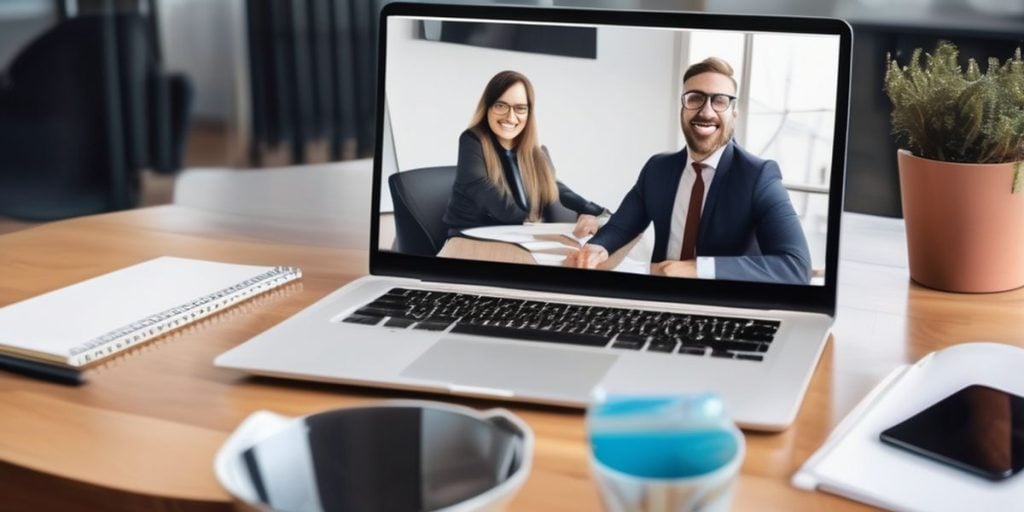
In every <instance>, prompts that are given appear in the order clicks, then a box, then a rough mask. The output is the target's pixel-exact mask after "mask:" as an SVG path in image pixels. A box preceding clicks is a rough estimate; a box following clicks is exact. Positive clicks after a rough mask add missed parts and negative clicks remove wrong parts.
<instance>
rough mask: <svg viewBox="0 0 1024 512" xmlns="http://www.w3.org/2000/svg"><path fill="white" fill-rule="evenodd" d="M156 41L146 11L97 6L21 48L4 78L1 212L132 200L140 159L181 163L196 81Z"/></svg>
mask: <svg viewBox="0 0 1024 512" xmlns="http://www.w3.org/2000/svg"><path fill="white" fill-rule="evenodd" d="M151 45H152V41H151V39H150V34H149V32H148V29H147V25H146V23H145V20H144V19H143V18H142V17H141V16H139V15H137V14H118V15H88V16H80V17H76V18H72V19H69V20H67V21H64V22H61V23H60V24H58V25H57V26H55V27H53V28H52V29H50V30H49V31H47V32H45V33H44V34H43V35H41V36H40V37H39V38H37V39H35V40H34V41H33V42H32V43H30V44H29V45H28V46H27V47H25V48H24V49H23V50H22V51H21V52H20V53H19V55H18V56H17V57H16V58H15V59H14V61H13V62H12V63H11V65H10V67H9V68H8V69H7V70H6V72H5V73H3V74H2V79H0V215H7V216H11V217H18V218H24V219H31V220H51V219H59V218H65V217H72V216H77V215H85V214H92V213H99V212H106V211H112V210H118V209H124V208H130V207H132V206H135V205H136V204H137V203H138V198H139V171H140V170H141V169H143V168H152V169H155V170H158V171H162V172H171V171H174V170H176V169H178V168H179V167H180V166H181V154H182V153H183V149H184V139H185V133H186V130H187V124H188V122H187V119H188V110H189V105H190V103H191V88H190V86H189V83H188V81H187V79H185V78H184V77H181V76H173V75H168V74H165V73H163V72H162V70H161V69H160V68H159V65H158V64H157V63H156V61H155V59H154V55H153V52H152V49H153V47H152V46H151Z"/></svg>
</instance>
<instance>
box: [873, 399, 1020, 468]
mask: <svg viewBox="0 0 1024 512" xmlns="http://www.w3.org/2000/svg"><path fill="white" fill-rule="evenodd" d="M880 437H881V440H882V442H885V443H888V444H891V445H894V446H898V447H900V448H903V449H905V450H909V451H911V452H913V453H916V454H918V455H921V456H924V457H927V458H929V459H932V460H935V461H938V462H942V463H944V464H948V465H950V466H953V467H955V468H959V469H962V470H965V471H968V472H970V473H973V474H975V475H979V476H982V477H985V478H988V479H989V480H1003V479H1006V478H1009V477H1011V476H1013V475H1014V474H1016V473H1018V472H1020V470H1021V468H1024V398H1021V397H1019V396H1017V395H1014V394H1011V393H1007V392H1006V391H1001V390H998V389H995V388H990V387H988V386H982V385H977V384H975V385H971V386H967V387H965V388H963V389H961V390H960V391H957V392H956V393H953V394H952V395H949V396H947V397H946V398H943V399H942V400H939V401H938V402H936V403H934V404H932V405H930V406H929V407H928V408H927V409H925V410H923V411H921V412H919V413H917V414H915V415H913V416H911V417H910V418H908V419H906V420H904V421H902V422H900V423H898V424H896V425H894V426H892V427H890V428H888V429H886V430H884V431H883V432H882V434H881V436H880Z"/></svg>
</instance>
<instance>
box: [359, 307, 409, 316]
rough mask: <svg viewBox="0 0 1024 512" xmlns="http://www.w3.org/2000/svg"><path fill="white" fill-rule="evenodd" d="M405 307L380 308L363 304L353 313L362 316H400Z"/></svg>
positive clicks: (403, 312)
mask: <svg viewBox="0 0 1024 512" xmlns="http://www.w3.org/2000/svg"><path fill="white" fill-rule="evenodd" d="M405 311H406V309H405V308H381V307H375V306H369V305H368V306H363V307H361V308H359V309H357V310H356V312H355V314H357V315H363V316H402V315H404V314H405Z"/></svg>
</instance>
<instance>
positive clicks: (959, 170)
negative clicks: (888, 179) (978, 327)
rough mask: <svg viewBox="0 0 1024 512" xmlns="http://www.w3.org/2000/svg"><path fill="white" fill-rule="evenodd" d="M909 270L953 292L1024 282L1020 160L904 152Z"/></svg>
mask: <svg viewBox="0 0 1024 512" xmlns="http://www.w3.org/2000/svg"><path fill="white" fill-rule="evenodd" d="M897 160H898V162H899V169H900V188H901V189H902V192H901V195H902V198H903V217H904V219H905V220H906V225H907V253H908V258H909V260H910V261H909V264H910V277H911V279H913V280H914V281H917V282H918V283H920V284H922V285H924V286H927V287H929V288H936V289H939V290H946V291H951V292H974V293H983V292H999V291H1004V290H1010V289H1013V288H1020V287H1021V286H1024V192H1021V193H1017V194H1013V193H1011V187H1012V185H1013V172H1014V164H1013V163H1006V164H960V163H951V162H941V161H938V160H929V159H926V158H920V157H916V156H914V155H913V154H911V153H910V152H909V151H906V150H902V149H901V150H899V151H898V152H897Z"/></svg>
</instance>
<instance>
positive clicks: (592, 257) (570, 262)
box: [562, 244, 608, 268]
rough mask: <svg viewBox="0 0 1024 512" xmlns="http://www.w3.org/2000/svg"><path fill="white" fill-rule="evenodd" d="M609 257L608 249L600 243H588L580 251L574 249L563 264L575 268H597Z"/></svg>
mask: <svg viewBox="0 0 1024 512" xmlns="http://www.w3.org/2000/svg"><path fill="white" fill-rule="evenodd" d="M607 259H608V250H607V249H605V248H604V247H601V246H600V245H591V244H586V245H584V246H583V247H580V249H579V250H578V251H573V252H571V253H569V255H568V256H566V257H565V261H563V262H562V266H565V267H575V268H596V267H597V266H598V265H599V264H601V263H602V262H604V261H605V260H607Z"/></svg>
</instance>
